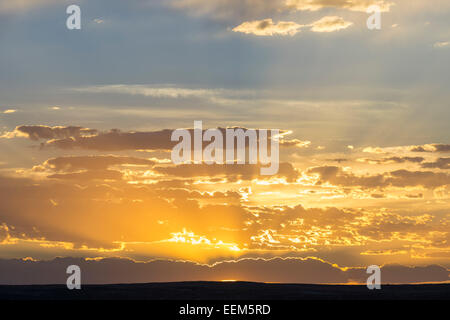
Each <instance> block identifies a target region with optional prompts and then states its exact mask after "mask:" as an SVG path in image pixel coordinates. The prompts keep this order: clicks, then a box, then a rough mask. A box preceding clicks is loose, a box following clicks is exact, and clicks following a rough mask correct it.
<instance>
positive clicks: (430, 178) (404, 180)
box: [307, 166, 450, 189]
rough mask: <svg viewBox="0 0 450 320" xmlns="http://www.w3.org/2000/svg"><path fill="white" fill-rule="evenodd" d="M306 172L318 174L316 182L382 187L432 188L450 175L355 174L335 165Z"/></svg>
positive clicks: (421, 173)
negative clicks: (318, 178)
mask: <svg viewBox="0 0 450 320" xmlns="http://www.w3.org/2000/svg"><path fill="white" fill-rule="evenodd" d="M307 173H308V174H314V173H316V174H319V176H320V180H319V181H318V182H317V183H318V184H321V183H325V182H328V183H330V184H333V185H336V186H346V187H350V186H359V187H364V188H384V187H388V186H394V187H411V186H422V187H424V188H429V189H434V188H437V187H441V186H446V185H449V184H450V175H449V174H447V173H440V172H439V173H436V172H431V171H408V170H396V171H391V172H385V173H383V174H376V175H366V176H357V175H354V174H352V173H349V172H344V171H343V170H342V169H341V168H339V167H336V166H322V167H315V168H310V169H308V170H307Z"/></svg>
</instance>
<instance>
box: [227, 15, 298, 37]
mask: <svg viewBox="0 0 450 320" xmlns="http://www.w3.org/2000/svg"><path fill="white" fill-rule="evenodd" d="M300 28H302V25H299V24H297V23H295V22H292V21H280V22H278V23H276V24H275V23H273V21H272V19H265V20H255V21H248V22H244V23H242V24H240V25H239V26H237V27H235V28H233V31H234V32H241V33H245V34H254V35H256V36H273V35H282V36H287V35H289V36H293V35H295V34H297V33H298V32H300Z"/></svg>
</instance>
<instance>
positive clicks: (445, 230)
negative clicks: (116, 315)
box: [0, 0, 450, 281]
mask: <svg viewBox="0 0 450 320" xmlns="http://www.w3.org/2000/svg"><path fill="white" fill-rule="evenodd" d="M71 4H77V5H79V6H80V8H81V30H68V29H67V27H66V19H67V17H68V14H66V8H67V6H68V5H71ZM372 4H377V5H379V6H380V7H381V8H382V11H383V12H382V13H381V21H382V26H381V30H369V29H368V28H367V26H366V20H367V19H368V17H369V16H370V14H368V13H367V12H366V9H367V8H368V7H369V6H370V5H372ZM449 17H450V2H449V1H447V0H433V1H427V0H408V1H407V0H390V1H389V0H348V1H344V0H342V1H341V0H333V1H331V0H275V1H274V0H270V1H269V0H267V1H265V0H247V1H242V0H164V1H162V0H161V1H156V0H129V1H120V0H109V1H106V0H92V1H87V0H85V1H77V2H74V1H62V0H60V1H57V0H39V1H36V0H20V1H8V0H0V43H1V46H0V151H1V152H0V189H1V192H0V200H1V201H0V258H5V259H9V258H27V257H30V258H32V259H35V260H42V259H44V260H48V259H53V258H55V257H57V256H64V257H83V258H85V257H88V258H100V257H122V258H129V259H133V260H136V261H148V260H151V259H154V258H162V259H174V260H177V259H183V260H188V261H191V262H197V263H213V262H218V261H219V262H220V261H223V260H225V259H240V258H245V257H247V258H248V257H250V258H257V257H264V258H272V257H313V259H321V260H320V261H325V262H326V263H336V264H337V265H339V266H341V267H364V266H367V265H370V264H379V265H385V264H390V263H401V264H404V265H427V264H439V265H441V266H444V267H445V268H450V233H449V232H450V212H449V210H450V206H449V198H450V187H449V184H450V173H449V169H450V156H449V153H450V145H449V143H450V131H449V126H448V123H449V120H450V103H449V101H450V90H449V83H450V20H449ZM194 120H202V121H203V125H204V127H205V128H215V127H222V128H225V127H232V126H239V127H243V128H276V129H280V130H285V132H289V134H287V135H285V136H284V139H285V140H284V141H283V142H284V143H283V144H282V145H281V158H280V159H281V162H282V165H281V167H280V172H279V173H278V175H276V176H273V177H263V176H259V175H258V172H259V169H258V168H255V167H254V166H251V165H243V166H220V165H213V166H207V165H182V166H174V165H172V164H171V163H170V149H171V147H172V144H171V143H170V141H169V139H168V137H169V136H170V135H169V134H170V130H173V129H177V128H191V127H192V126H193V122H194ZM168 132H169V133H168ZM242 277H243V279H242V280H246V279H245V277H246V276H245V273H243V274H242ZM205 278H208V279H210V275H208V276H206V275H205ZM218 280H220V279H218ZM294 280H295V279H294ZM341 280H342V279H341ZM347 280H348V281H350V280H349V279H347V278H345V281H347ZM258 281H261V279H260V278H258ZM267 281H269V280H267ZM314 281H315V280H314Z"/></svg>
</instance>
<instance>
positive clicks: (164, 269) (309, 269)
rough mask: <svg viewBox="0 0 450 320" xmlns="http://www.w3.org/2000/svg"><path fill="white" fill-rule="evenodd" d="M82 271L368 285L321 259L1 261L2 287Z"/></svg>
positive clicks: (407, 275) (439, 277)
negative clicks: (207, 262)
mask: <svg viewBox="0 0 450 320" xmlns="http://www.w3.org/2000/svg"><path fill="white" fill-rule="evenodd" d="M73 264H75V265H78V266H79V267H80V268H81V270H83V283H86V284H108V283H149V282H175V281H199V280H203V281H220V280H223V279H235V280H241V281H242V280H244V281H253V282H277V283H329V284H332V283H346V282H353V283H354V282H357V283H361V284H363V283H365V282H366V280H367V274H366V272H365V271H366V270H365V269H364V268H349V269H343V268H340V267H339V266H338V265H335V264H331V263H329V262H327V261H323V260H320V259H317V258H273V259H241V260H237V261H224V262H220V263H216V264H214V265H211V266H209V265H201V264H196V263H192V262H182V261H168V260H153V261H149V262H144V263H143V262H140V263H137V262H134V261H132V260H128V259H117V258H107V259H89V260H87V259H80V258H78V259H77V258H56V259H54V260H50V261H33V260H32V259H27V260H25V259H16V260H0V270H2V272H1V273H0V284H3V285H5V284H7V285H18V284H21V285H25V284H65V283H66V280H67V279H66V277H67V275H66V273H65V272H64V271H65V270H66V268H67V266H68V265H73ZM381 274H382V277H381V280H382V283H418V282H442V281H448V279H449V278H448V277H449V271H448V270H446V269H445V268H443V267H441V266H438V265H430V266H424V267H408V266H402V265H386V266H383V267H382V268H381Z"/></svg>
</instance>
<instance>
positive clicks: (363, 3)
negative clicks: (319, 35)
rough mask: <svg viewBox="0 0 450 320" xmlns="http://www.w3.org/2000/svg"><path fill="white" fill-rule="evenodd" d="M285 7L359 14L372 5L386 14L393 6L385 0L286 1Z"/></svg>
mask: <svg viewBox="0 0 450 320" xmlns="http://www.w3.org/2000/svg"><path fill="white" fill-rule="evenodd" d="M286 5H287V7H289V8H293V9H296V10H300V11H305V10H308V11H317V10H321V9H324V8H338V9H347V10H351V11H361V12H365V11H366V10H367V8H369V7H370V6H372V5H378V6H379V7H380V8H381V11H382V12H386V11H389V9H390V7H391V6H393V3H391V2H388V1H385V0H287V1H286Z"/></svg>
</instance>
